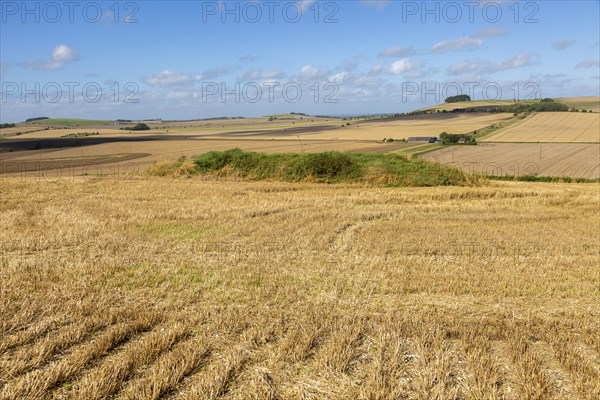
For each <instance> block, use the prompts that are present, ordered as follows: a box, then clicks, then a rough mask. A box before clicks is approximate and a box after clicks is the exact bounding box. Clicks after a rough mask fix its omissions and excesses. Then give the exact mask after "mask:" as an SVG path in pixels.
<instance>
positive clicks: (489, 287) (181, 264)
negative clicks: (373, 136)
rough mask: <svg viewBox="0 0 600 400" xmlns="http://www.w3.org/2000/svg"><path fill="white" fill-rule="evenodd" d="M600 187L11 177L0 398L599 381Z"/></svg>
mask: <svg viewBox="0 0 600 400" xmlns="http://www.w3.org/2000/svg"><path fill="white" fill-rule="evenodd" d="M599 189H600V187H599V186H598V185H596V184H587V185H576V184H573V185H565V184H525V183H523V184H519V183H498V184H491V183H490V184H487V185H485V186H482V187H464V188H420V189H411V188H407V189H385V188H381V189H377V188H368V187H363V186H346V185H335V186H327V185H317V184H287V183H269V182H262V183H256V182H233V181H214V180H208V179H166V178H165V179H160V178H142V177H139V178H130V179H125V178H124V177H123V178H116V177H115V178H98V179H92V180H87V181H83V180H82V179H76V180H75V181H70V180H69V181H67V180H65V181H56V182H53V183H49V182H43V181H36V180H34V179H26V180H21V179H14V178H11V179H6V178H5V179H3V180H2V182H1V184H0V194H1V197H0V199H1V202H0V217H1V221H2V224H1V230H0V243H1V245H2V258H1V264H0V278H1V279H0V282H1V286H0V398H2V399H28V398H39V399H42V398H43V399H53V398H54V399H59V398H60V399H104V398H116V399H158V398H165V399H217V398H224V399H249V398H250V399H252V398H254V399H394V398H397V399H405V398H408V399H436V398H437V399H495V398H497V399H501V398H502V399H519V400H520V399H597V398H598V395H599V394H600V383H599V382H600V338H599V336H598V335H597V332H598V330H599V328H600V326H599V325H600V323H599V312H598V307H597V306H598V296H599V294H600V293H599V289H598V287H599V286H598V285H599V274H598V256H599V247H600V242H599V241H600V238H599V236H598V232H599V231H600V220H599V219H598V212H599V201H600V198H599V196H600V191H599Z"/></svg>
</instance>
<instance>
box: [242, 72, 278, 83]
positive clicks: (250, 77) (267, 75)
mask: <svg viewBox="0 0 600 400" xmlns="http://www.w3.org/2000/svg"><path fill="white" fill-rule="evenodd" d="M284 77H285V72H283V71H282V70H280V69H272V70H270V71H262V70H252V71H246V72H245V73H244V74H243V75H242V76H240V77H239V79H240V80H241V81H256V80H263V79H281V78H284Z"/></svg>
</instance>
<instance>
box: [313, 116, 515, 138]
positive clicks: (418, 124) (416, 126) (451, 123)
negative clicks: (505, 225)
mask: <svg viewBox="0 0 600 400" xmlns="http://www.w3.org/2000/svg"><path fill="white" fill-rule="evenodd" d="M511 117H512V114H485V113H476V114H469V115H466V114H434V115H415V116H405V117H400V118H397V119H392V120H389V121H373V122H363V123H356V124H352V125H350V126H347V127H344V128H340V129H336V130H335V131H326V132H315V133H310V134H306V136H308V137H310V138H311V139H317V138H318V139H330V138H332V137H336V138H339V139H340V140H342V139H344V140H346V139H349V140H382V139H383V138H392V139H408V138H409V137H415V136H435V137H437V136H439V135H440V133H442V132H448V133H467V132H471V131H474V130H478V129H482V128H485V127H486V126H489V125H492V124H495V123H499V122H502V121H506V120H507V119H510V118H511Z"/></svg>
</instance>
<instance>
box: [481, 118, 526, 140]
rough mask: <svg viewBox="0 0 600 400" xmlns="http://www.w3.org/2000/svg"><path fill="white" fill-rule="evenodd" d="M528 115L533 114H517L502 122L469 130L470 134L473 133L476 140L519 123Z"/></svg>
mask: <svg viewBox="0 0 600 400" xmlns="http://www.w3.org/2000/svg"><path fill="white" fill-rule="evenodd" d="M530 115H533V114H527V115H519V116H516V117H515V116H513V117H512V118H511V119H509V120H506V121H503V122H498V123H495V124H492V125H489V126H486V127H485V128H483V129H479V130H477V131H476V132H477V133H474V132H475V131H473V132H470V133H471V134H473V136H474V137H475V139H476V140H481V139H485V138H486V137H489V136H492V135H493V134H495V133H497V132H499V131H500V130H502V129H505V128H508V127H509V126H512V125H515V124H518V123H521V122H523V121H525V120H526V119H527V118H528V117H529V116H530Z"/></svg>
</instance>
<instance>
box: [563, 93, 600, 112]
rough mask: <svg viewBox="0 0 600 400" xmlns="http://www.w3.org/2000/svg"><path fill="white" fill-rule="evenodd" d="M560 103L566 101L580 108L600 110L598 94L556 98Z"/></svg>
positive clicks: (570, 105) (571, 105) (569, 104)
mask: <svg viewBox="0 0 600 400" xmlns="http://www.w3.org/2000/svg"><path fill="white" fill-rule="evenodd" d="M556 101H558V102H560V103H564V104H566V105H568V106H569V107H574V108H576V109H578V110H588V111H589V110H592V111H594V112H600V97H598V96H583V97H566V98H561V99H556Z"/></svg>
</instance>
